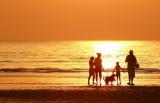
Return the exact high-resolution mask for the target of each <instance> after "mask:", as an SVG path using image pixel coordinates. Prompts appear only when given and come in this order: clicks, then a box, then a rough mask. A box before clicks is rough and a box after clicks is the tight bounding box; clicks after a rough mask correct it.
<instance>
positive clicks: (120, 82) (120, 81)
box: [119, 75, 121, 84]
mask: <svg viewBox="0 0 160 103" xmlns="http://www.w3.org/2000/svg"><path fill="white" fill-rule="evenodd" d="M119 81H120V84H121V75H119Z"/></svg>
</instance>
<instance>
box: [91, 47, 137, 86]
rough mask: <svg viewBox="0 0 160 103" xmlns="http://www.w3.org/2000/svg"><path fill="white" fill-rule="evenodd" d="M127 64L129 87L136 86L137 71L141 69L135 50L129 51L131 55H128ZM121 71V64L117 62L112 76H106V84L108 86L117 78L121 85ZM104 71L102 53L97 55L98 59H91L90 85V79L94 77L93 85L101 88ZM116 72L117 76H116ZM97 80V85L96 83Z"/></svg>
mask: <svg viewBox="0 0 160 103" xmlns="http://www.w3.org/2000/svg"><path fill="white" fill-rule="evenodd" d="M125 62H126V63H127V71H128V79H129V82H128V83H127V84H128V85H134V83H133V79H134V77H135V69H136V68H139V64H138V63H137V59H136V57H135V55H134V54H133V50H130V51H129V54H128V55H127V57H126V59H125ZM121 70H123V69H122V68H121V66H120V64H119V62H116V66H115V68H114V70H113V72H112V75H111V76H106V77H105V78H104V81H105V84H106V85H107V84H108V83H109V82H111V84H112V82H113V81H115V77H117V84H118V82H119V83H120V84H121ZM103 71H104V68H103V66H102V59H101V53H97V57H96V58H94V57H91V58H90V60H89V77H88V85H90V78H91V77H92V76H93V85H98V83H99V85H100V86H101V80H102V72H103ZM123 71H124V70H123ZM114 72H116V74H114ZM94 79H96V83H95V82H94V81H95V80H94Z"/></svg>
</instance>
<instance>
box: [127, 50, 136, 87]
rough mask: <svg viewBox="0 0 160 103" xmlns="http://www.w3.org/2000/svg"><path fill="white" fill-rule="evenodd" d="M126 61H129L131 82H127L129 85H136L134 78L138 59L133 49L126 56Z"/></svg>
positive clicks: (128, 68) (128, 67)
mask: <svg viewBox="0 0 160 103" xmlns="http://www.w3.org/2000/svg"><path fill="white" fill-rule="evenodd" d="M125 62H127V63H128V65H127V70H128V79H129V82H128V83H127V84H128V85H134V84H133V79H134V77H135V68H136V64H137V59H136V57H135V56H134V54H133V50H130V51H129V55H128V56H127V57H126V60H125Z"/></svg>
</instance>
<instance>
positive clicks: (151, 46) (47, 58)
mask: <svg viewBox="0 0 160 103" xmlns="http://www.w3.org/2000/svg"><path fill="white" fill-rule="evenodd" d="M159 45H160V42H159V41H55V42H0V68H3V69H5V68H7V69H13V68H26V69H45V68H52V69H60V70H61V69H62V70H63V69H82V70H83V69H88V60H89V58H90V57H91V56H94V57H96V53H97V52H100V53H102V59H103V67H104V68H105V69H108V68H113V67H114V66H115V62H116V61H119V62H120V64H121V66H122V67H124V68H125V67H126V63H125V58H126V56H127V55H128V52H129V50H133V51H134V54H135V56H136V57H137V60H138V63H139V64H140V67H141V68H146V69H147V68H155V69H159V68H160V63H159V62H160V58H159V57H160V48H159Z"/></svg>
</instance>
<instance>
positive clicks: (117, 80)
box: [116, 75, 118, 85]
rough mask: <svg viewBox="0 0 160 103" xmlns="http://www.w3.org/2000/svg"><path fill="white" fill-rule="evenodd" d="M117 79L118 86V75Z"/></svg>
mask: <svg viewBox="0 0 160 103" xmlns="http://www.w3.org/2000/svg"><path fill="white" fill-rule="evenodd" d="M116 77H117V85H118V75H116Z"/></svg>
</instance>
